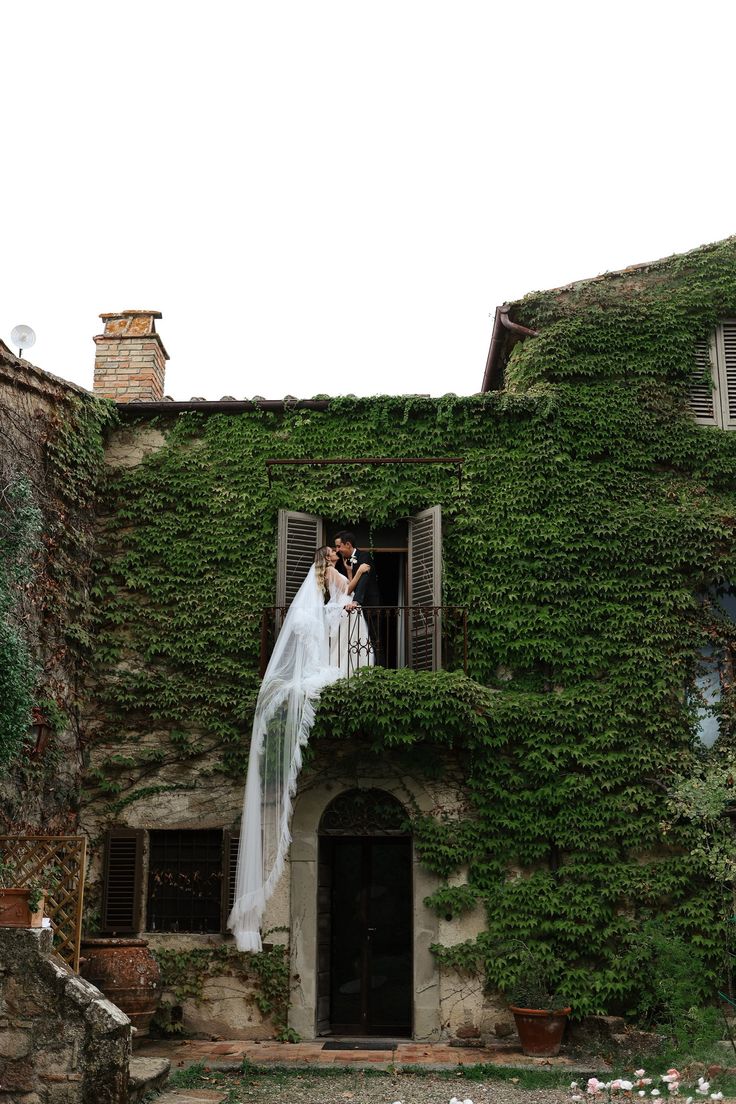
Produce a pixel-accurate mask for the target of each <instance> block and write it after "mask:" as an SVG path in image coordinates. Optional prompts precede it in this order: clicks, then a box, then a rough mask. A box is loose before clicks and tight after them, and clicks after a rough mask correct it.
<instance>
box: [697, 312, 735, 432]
mask: <svg viewBox="0 0 736 1104" xmlns="http://www.w3.org/2000/svg"><path fill="white" fill-rule="evenodd" d="M689 403H690V409H691V410H692V411H693V413H694V414H695V420H696V422H698V423H699V424H700V425H713V426H720V427H721V428H722V429H736V321H734V320H730V321H726V322H720V323H719V324H718V325H717V326H716V328H715V330H714V331H713V333H712V334H711V335H710V338H708V339H705V338H704V339H703V340H702V341H699V342H698V343H697V345H696V347H695V369H694V371H693V376H692V381H691V384H690V391H689Z"/></svg>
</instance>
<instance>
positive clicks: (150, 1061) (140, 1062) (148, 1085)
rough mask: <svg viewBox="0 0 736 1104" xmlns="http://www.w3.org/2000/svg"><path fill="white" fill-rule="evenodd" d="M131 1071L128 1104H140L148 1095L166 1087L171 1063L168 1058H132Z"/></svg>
mask: <svg viewBox="0 0 736 1104" xmlns="http://www.w3.org/2000/svg"><path fill="white" fill-rule="evenodd" d="M129 1070H130V1074H129V1081H128V1104H138V1102H139V1101H140V1100H142V1099H143V1097H144V1096H146V1094H147V1093H149V1092H151V1091H152V1090H154V1089H162V1088H163V1087H164V1085H165V1084H166V1082H167V1080H168V1078H169V1072H170V1070H171V1062H170V1060H169V1059H168V1058H131V1059H130V1066H129ZM161 1099H162V1098H161V1097H159V1098H158V1099H157V1102H156V1104H158V1101H159V1100H161Z"/></svg>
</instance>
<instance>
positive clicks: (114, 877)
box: [101, 828, 143, 933]
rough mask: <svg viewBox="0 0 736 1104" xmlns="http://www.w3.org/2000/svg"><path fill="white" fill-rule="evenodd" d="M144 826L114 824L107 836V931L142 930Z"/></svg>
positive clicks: (104, 919)
mask: <svg viewBox="0 0 736 1104" xmlns="http://www.w3.org/2000/svg"><path fill="white" fill-rule="evenodd" d="M142 870H143V830H142V829H140V828H111V829H110V830H109V832H108V833H107V838H106V840H105V868H104V886H103V893H102V920H101V927H102V930H103V931H104V932H120V933H123V932H126V933H127V932H139V931H140V930H141V921H140V917H141V885H142Z"/></svg>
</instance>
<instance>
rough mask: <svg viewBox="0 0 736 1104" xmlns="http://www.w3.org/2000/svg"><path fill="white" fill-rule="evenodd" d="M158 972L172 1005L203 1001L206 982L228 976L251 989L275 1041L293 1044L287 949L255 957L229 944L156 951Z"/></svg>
mask: <svg viewBox="0 0 736 1104" xmlns="http://www.w3.org/2000/svg"><path fill="white" fill-rule="evenodd" d="M154 955H155V958H156V961H157V962H158V964H159V966H160V968H161V981H162V984H163V987H164V988H165V989H169V990H171V991H172V995H173V998H174V1002H175V1004H177V1005H178V1004H183V1003H184V1001H186V1000H194V1001H197V1002H199V1001H202V1000H204V999H205V994H204V986H205V982H206V981H207V979H208V978H214V977H222V976H223V975H228V974H229V975H231V976H232V977H237V978H240V979H241V980H242V981H244V982H247V983H249V984H250V985H251V986H253V997H252V1000H253V1003H254V1004H255V1005H256V1007H257V1008H258V1010H259V1012H261V1014H262V1015H263V1016H266V1017H268V1018H270V1019H271V1021H272V1023H273V1025H274V1027H275V1028H276V1031H277V1038H279V1039H281V1040H282V1041H284V1042H295V1041H296V1036H295V1034H294V1033H293V1032H292V1031H291V1029H290V1028H289V1026H288V1022H287V1021H288V1013H289V948H288V947H287V946H284V945H282V944H280V943H276V944H274V945H273V946H271V947H268V948H264V950H262V951H259V952H258V953H257V954H249V955H244V954H239V953H238V951H237V950H236V949H235V947H232V946H231V945H230V944H221V945H220V946H218V947H199V948H195V949H194V950H188V951H175V950H171V949H168V948H159V949H157V950H155V951H154Z"/></svg>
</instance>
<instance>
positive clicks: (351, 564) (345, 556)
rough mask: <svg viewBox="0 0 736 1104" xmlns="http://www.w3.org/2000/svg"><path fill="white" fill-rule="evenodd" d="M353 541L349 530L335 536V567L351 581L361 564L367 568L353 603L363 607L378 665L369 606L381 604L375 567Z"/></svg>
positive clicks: (375, 638)
mask: <svg viewBox="0 0 736 1104" xmlns="http://www.w3.org/2000/svg"><path fill="white" fill-rule="evenodd" d="M355 540H356V537H355V533H351V532H350V530H349V529H343V530H341V532H339V533H337V534H336V535H335V551H336V552H337V555H338V560H337V563H336V564H335V567H336V569H337V570H338V571H339V572H340V573H341V574H342V575H344V576H345V578H346V579H352V577H353V573H354V572H355V571H357V569H358V568H359V567H360V565H361V564H365V565H366V566H367V568H368V570H367V571H365V572H364V573H363V574H362V575H361V577H360V578H359V579H358V583H357V586H356V587H355V590H354V591H353V601H354V602H355V604H356V605H358V606H362V607H363V615H364V617H365V620H366V624H367V625H368V633H369V635H370V638H371V643H372V645H373V651H374V654H375V662H376V663H380V662H381V660H380V658H379V655H380V652H379V649H380V640H378V625H377V623H376V621H375V617H374V616H371V609H370V607H371V606H380V604H381V593H380V591H379V589H378V578H377V576H376V566H375V564H374V563H373V557H372V556H371V554H370V552H362V551H361V550H360V548H357V547H356V544H355Z"/></svg>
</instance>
